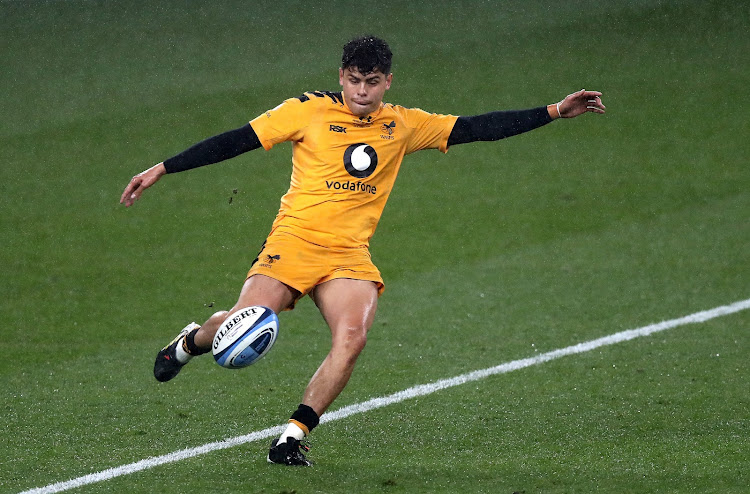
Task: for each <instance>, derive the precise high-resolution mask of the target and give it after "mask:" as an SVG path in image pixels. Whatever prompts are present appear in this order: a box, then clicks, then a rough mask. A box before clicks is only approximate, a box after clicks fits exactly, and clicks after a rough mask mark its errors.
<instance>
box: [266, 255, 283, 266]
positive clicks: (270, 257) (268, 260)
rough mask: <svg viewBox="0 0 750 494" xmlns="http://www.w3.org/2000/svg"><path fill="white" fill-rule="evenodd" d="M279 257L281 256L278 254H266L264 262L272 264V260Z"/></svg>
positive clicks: (274, 260)
mask: <svg viewBox="0 0 750 494" xmlns="http://www.w3.org/2000/svg"><path fill="white" fill-rule="evenodd" d="M279 259H281V256H280V255H279V254H276V255H275V256H272V255H269V254H266V263H268V264H273V263H274V262H276V261H278V260H279Z"/></svg>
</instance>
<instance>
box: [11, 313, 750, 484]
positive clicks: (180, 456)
mask: <svg viewBox="0 0 750 494" xmlns="http://www.w3.org/2000/svg"><path fill="white" fill-rule="evenodd" d="M746 309H750V299H748V300H743V301H740V302H735V303H733V304H730V305H724V306H721V307H716V308H714V309H710V310H706V311H702V312H696V313H695V314H690V315H689V316H685V317H680V318H678V319H671V320H669V321H663V322H660V323H656V324H650V325H648V326H644V327H642V328H638V329H630V330H627V331H622V332H619V333H615V334H612V335H609V336H604V337H602V338H598V339H596V340H591V341H587V342H584V343H579V344H577V345H573V346H569V347H565V348H561V349H559V350H553V351H551V352H547V353H542V354H539V355H535V356H533V357H529V358H525V359H521V360H514V361H512V362H507V363H504V364H500V365H498V366H495V367H490V368H487V369H481V370H477V371H474V372H469V373H467V374H462V375H460V376H456V377H452V378H450V379H442V380H440V381H436V382H433V383H430V384H422V385H419V386H414V387H411V388H408V389H405V390H403V391H399V392H398V393H394V394H392V395H388V396H383V397H380V398H373V399H372V400H368V401H365V402H362V403H356V404H354V405H349V406H346V407H344V408H340V409H339V410H336V411H335V412H329V413H326V414H324V415H323V416H322V417H321V418H320V422H321V423H325V422H332V421H334V420H341V419H343V418H346V417H349V416H351V415H356V414H359V413H365V412H367V411H370V410H375V409H377V408H382V407H386V406H388V405H393V404H394V403H400V402H402V401H405V400H408V399H411V398H416V397H418V396H424V395H428V394H432V393H434V392H436V391H440V390H441V389H446V388H451V387H453V386H458V385H461V384H465V383H468V382H472V381H478V380H480V379H484V378H485V377H488V376H494V375H497V374H505V373H507V372H511V371H515V370H519V369H523V368H526V367H530V366H532V365H537V364H542V363H544V362H549V361H550V360H555V359H558V358H560V357H565V356H567V355H574V354H577V353H584V352H589V351H591V350H594V349H596V348H599V347H603V346H608V345H614V344H615V343H620V342H623V341H628V340H632V339H635V338H640V337H642V336H648V335H650V334H653V333H658V332H660V331H665V330H667V329H671V328H676V327H678V326H684V325H686V324H695V323H701V322H705V321H708V320H710V319H714V318H717V317H722V316H726V315H729V314H734V313H735V312H739V311H742V310H746ZM284 427H285V426H283V425H279V426H276V427H269V428H268V429H263V430H260V431H255V432H251V433H250V434H247V435H244V436H237V437H232V438H229V439H225V440H223V441H217V442H213V443H208V444H204V445H203V446H198V447H195V448H188V449H183V450H180V451H174V452H172V453H168V454H166V455H162V456H154V457H151V458H147V459H145V460H140V461H137V462H135V463H130V464H128V465H122V466H119V467H114V468H109V469H107V470H102V471H101V472H97V473H92V474H89V475H84V476H83V477H78V478H75V479H71V480H67V481H65V482H58V483H55V484H50V485H48V486H46V487H38V488H35V489H31V490H27V491H23V492H21V493H20V494H32V493H33V494H52V493H55V492H62V491H66V490H69V489H75V488H77V487H81V486H84V485H89V484H94V483H96V482H103V481H105V480H110V479H113V478H115V477H121V476H123V475H128V474H131V473H135V472H140V471H141V470H147V469H150V468H154V467H157V466H160V465H165V464H167V463H174V462H177V461H181V460H185V459H187V458H192V457H194V456H199V455H203V454H206V453H211V452H213V451H219V450H222V449H227V448H232V447H234V446H239V445H241V444H246V443H250V442H254V441H260V440H263V439H269V438H271V437H274V436H277V435H279V434H281V432H282V431H283V429H284Z"/></svg>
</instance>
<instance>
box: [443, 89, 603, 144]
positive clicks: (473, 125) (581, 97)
mask: <svg viewBox="0 0 750 494" xmlns="http://www.w3.org/2000/svg"><path fill="white" fill-rule="evenodd" d="M601 95H602V93H600V92H599V91H586V90H585V89H581V90H580V91H578V92H575V93H573V94H569V95H568V96H566V97H565V98H563V100H562V101H560V102H559V103H553V104H551V105H546V106H540V107H538V108H530V109H528V110H512V111H493V112H490V113H484V114H482V115H474V116H471V117H467V116H462V117H458V120H456V123H455V125H454V126H453V129H452V130H451V133H450V136H449V137H448V146H453V145H456V144H464V143H467V142H477V141H497V140H498V139H505V138H506V137H511V136H514V135H518V134H523V133H524V132H529V131H530V130H534V129H537V128H539V127H541V126H543V125H547V124H548V123H550V122H551V121H552V120H555V119H557V118H573V117H577V116H578V115H581V114H583V113H586V112H594V113H604V105H603V104H602V100H601Z"/></svg>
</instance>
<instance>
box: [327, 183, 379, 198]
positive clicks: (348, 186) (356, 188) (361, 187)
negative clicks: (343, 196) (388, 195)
mask: <svg viewBox="0 0 750 494" xmlns="http://www.w3.org/2000/svg"><path fill="white" fill-rule="evenodd" d="M326 186H327V187H328V189H329V190H330V189H334V190H351V191H352V192H367V193H369V194H372V195H375V194H376V193H377V187H375V186H374V185H370V184H365V183H362V182H338V181H335V182H332V181H329V180H326Z"/></svg>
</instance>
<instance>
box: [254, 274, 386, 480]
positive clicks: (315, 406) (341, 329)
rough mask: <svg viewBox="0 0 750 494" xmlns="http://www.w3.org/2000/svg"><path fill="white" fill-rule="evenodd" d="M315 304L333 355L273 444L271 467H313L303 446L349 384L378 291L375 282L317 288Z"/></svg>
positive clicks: (341, 282) (337, 281)
mask: <svg viewBox="0 0 750 494" xmlns="http://www.w3.org/2000/svg"><path fill="white" fill-rule="evenodd" d="M313 298H314V300H315V303H316V304H317V306H318V308H319V309H320V313H321V314H322V315H323V318H324V319H325V321H326V323H327V324H328V326H329V327H330V329H331V337H332V344H331V351H330V352H329V353H328V356H327V357H326V358H325V360H324V361H323V363H322V364H321V365H320V367H319V368H318V370H317V372H316V373H315V375H314V376H313V377H312V379H311V380H310V383H309V384H308V385H307V389H306V390H305V394H304V395H303V398H302V404H301V405H300V406H299V408H297V411H295V412H294V413H293V414H292V417H291V418H290V419H289V425H288V426H287V428H286V430H285V431H284V433H283V434H282V435H281V437H279V438H278V439H274V441H273V442H272V443H271V449H270V450H269V452H268V461H269V463H278V464H282V465H292V466H310V465H312V463H311V462H310V461H309V460H308V459H307V458H306V457H305V455H304V453H305V452H306V451H307V448H306V447H305V446H304V445H303V444H302V443H301V441H302V439H304V438H305V436H307V435H308V434H310V432H311V431H312V429H313V428H315V426H317V425H318V421H319V418H320V416H321V415H322V414H323V412H325V411H326V410H327V409H328V407H329V406H330V405H331V403H333V400H335V399H336V397H337V396H338V395H339V394H340V393H341V391H342V390H343V389H344V386H346V383H347V382H349V378H350V377H351V375H352V372H353V371H354V364H355V363H356V361H357V357H358V356H359V354H360V353H361V352H362V350H363V349H364V347H365V343H366V341H367V332H368V331H369V329H370V327H371V326H372V323H373V320H374V318H375V311H376V309H377V303H378V289H377V285H376V284H375V283H373V282H371V281H362V280H352V279H347V278H345V279H335V280H331V281H329V282H326V283H323V284H322V285H319V286H318V287H316V289H315V290H314V292H313Z"/></svg>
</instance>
